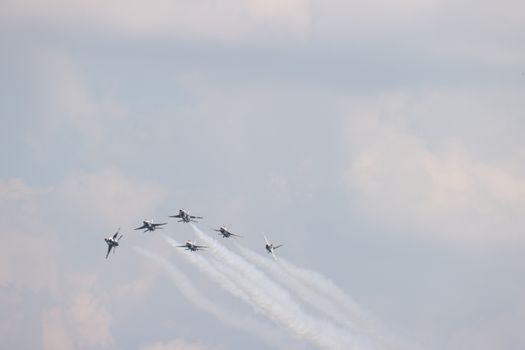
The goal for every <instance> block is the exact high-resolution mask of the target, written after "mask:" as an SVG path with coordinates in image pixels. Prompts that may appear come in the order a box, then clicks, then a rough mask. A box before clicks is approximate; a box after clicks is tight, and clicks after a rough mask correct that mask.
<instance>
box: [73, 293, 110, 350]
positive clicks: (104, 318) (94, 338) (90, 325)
mask: <svg viewBox="0 0 525 350" xmlns="http://www.w3.org/2000/svg"><path fill="white" fill-rule="evenodd" d="M68 316H69V319H70V320H71V321H72V322H71V324H72V328H73V329H74V330H75V332H76V334H77V335H78V336H77V342H78V343H79V344H80V345H82V346H88V347H97V348H101V347H109V346H111V345H112V344H113V336H112V335H111V330H110V327H111V316H110V314H109V313H108V312H107V311H106V309H105V308H104V307H103V306H102V305H101V304H100V302H99V301H98V300H97V299H96V298H95V297H93V296H92V295H89V294H79V295H77V296H76V297H75V298H74V299H73V300H72V302H71V305H70V306H69V308H68Z"/></svg>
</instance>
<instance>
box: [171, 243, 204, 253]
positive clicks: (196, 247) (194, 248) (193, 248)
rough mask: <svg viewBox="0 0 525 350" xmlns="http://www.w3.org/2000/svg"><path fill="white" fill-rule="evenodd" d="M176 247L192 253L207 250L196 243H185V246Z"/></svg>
mask: <svg viewBox="0 0 525 350" xmlns="http://www.w3.org/2000/svg"><path fill="white" fill-rule="evenodd" d="M177 247H179V248H186V249H185V250H191V251H192V252H195V251H197V250H199V249H204V248H208V247H206V246H203V245H197V241H193V242H192V241H186V244H185V245H178V246H177Z"/></svg>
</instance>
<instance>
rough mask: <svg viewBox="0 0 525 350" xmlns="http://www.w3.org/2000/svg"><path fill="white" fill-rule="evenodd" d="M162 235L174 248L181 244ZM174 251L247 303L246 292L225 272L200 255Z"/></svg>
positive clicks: (178, 250)
mask: <svg viewBox="0 0 525 350" xmlns="http://www.w3.org/2000/svg"><path fill="white" fill-rule="evenodd" d="M162 237H163V238H164V239H165V240H166V241H167V242H168V243H169V244H170V245H171V246H172V247H174V248H177V246H180V245H181V244H180V243H179V242H177V241H176V240H174V239H172V238H170V237H168V236H166V235H162ZM176 252H178V253H179V254H180V255H181V256H182V257H183V258H184V259H186V260H188V261H189V262H190V263H191V264H192V265H194V266H196V267H197V268H198V269H200V270H201V271H202V272H204V273H205V274H206V275H208V277H211V278H212V279H214V280H215V281H216V282H217V283H219V285H220V286H221V287H222V288H223V289H225V290H227V291H228V292H230V293H231V294H232V295H233V296H235V297H238V298H240V299H242V300H244V301H245V302H247V303H249V299H250V298H249V296H248V295H247V294H246V293H244V291H243V290H242V289H240V288H239V287H237V285H236V284H235V283H234V282H233V281H232V280H231V279H230V278H229V277H227V276H226V274H225V273H223V272H222V271H219V270H218V269H217V268H216V267H215V266H214V265H213V264H211V263H210V262H209V261H208V260H207V259H205V258H204V257H203V256H202V255H200V254H187V252H186V251H184V250H180V249H177V250H176ZM252 306H253V305H252ZM255 311H257V312H259V311H260V310H258V309H256V308H255Z"/></svg>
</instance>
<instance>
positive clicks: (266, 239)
mask: <svg viewBox="0 0 525 350" xmlns="http://www.w3.org/2000/svg"><path fill="white" fill-rule="evenodd" d="M264 240H265V241H266V245H270V243H268V238H266V236H264Z"/></svg>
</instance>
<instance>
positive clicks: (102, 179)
mask: <svg viewBox="0 0 525 350" xmlns="http://www.w3.org/2000/svg"><path fill="white" fill-rule="evenodd" d="M59 191H60V194H61V200H62V201H64V202H63V203H69V205H68V206H67V208H64V210H65V211H67V212H68V213H69V214H70V215H73V216H75V217H76V218H77V219H78V220H82V218H83V217H84V218H85V220H87V221H101V222H105V223H108V224H111V226H112V227H113V226H115V227H116V226H119V225H122V224H123V223H131V224H130V225H133V223H135V222H139V223H140V220H141V219H145V218H147V219H152V218H150V217H147V216H146V215H153V213H154V209H155V208H156V207H157V206H158V205H159V203H160V202H161V201H162V200H163V199H164V193H163V191H162V188H161V187H160V186H158V185H156V184H153V183H148V182H143V181H140V180H138V179H133V178H130V177H129V176H126V175H125V174H124V173H122V172H120V171H119V170H117V169H105V170H101V171H97V172H92V173H76V174H72V175H71V176H69V177H68V178H67V179H66V180H65V182H64V184H63V185H62V186H61V187H60V189H59ZM85 213H90V214H89V218H87V217H86V216H85ZM145 216H146V217H145Z"/></svg>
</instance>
